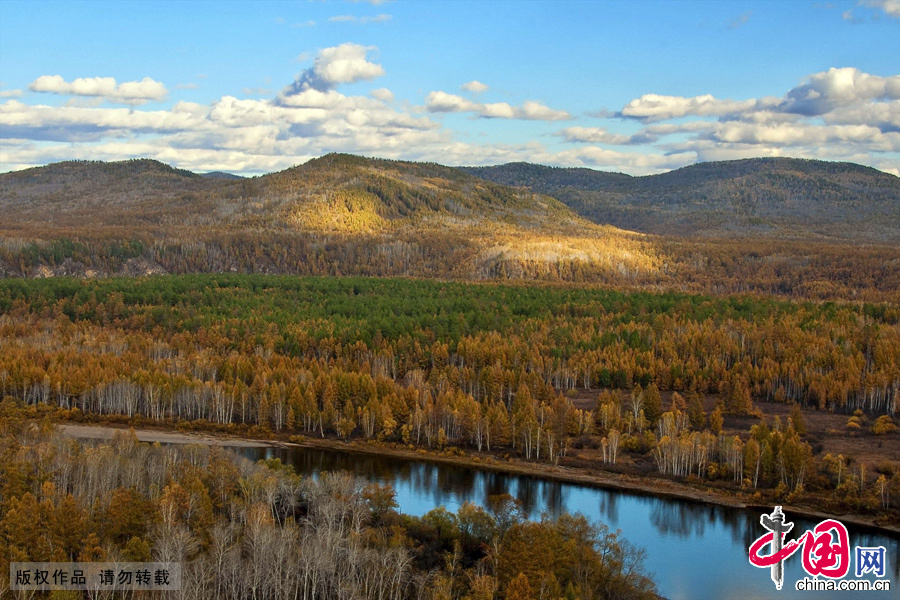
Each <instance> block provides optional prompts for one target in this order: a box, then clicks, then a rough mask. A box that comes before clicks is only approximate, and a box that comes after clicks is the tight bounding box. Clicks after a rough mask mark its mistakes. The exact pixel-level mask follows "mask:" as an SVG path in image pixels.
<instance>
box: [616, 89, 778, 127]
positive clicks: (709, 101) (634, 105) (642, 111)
mask: <svg viewBox="0 0 900 600" xmlns="http://www.w3.org/2000/svg"><path fill="white" fill-rule="evenodd" d="M759 102H760V101H757V100H743V101H734V100H721V99H719V98H715V97H714V96H712V94H705V95H703V96H694V97H693V98H685V97H683V96H663V95H660V94H644V95H643V96H641V97H640V98H635V99H634V100H632V101H630V102H629V103H628V104H626V105H625V107H624V108H622V110H621V112H619V116H622V117H627V118H631V119H638V120H640V121H645V122H653V121H667V120H669V119H677V118H679V117H686V116H697V117H708V116H725V115H728V114H734V113H740V112H744V111H747V110H750V109H753V108H755V107H757V105H758V104H759ZM763 102H770V101H763Z"/></svg>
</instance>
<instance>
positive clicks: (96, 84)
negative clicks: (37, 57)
mask: <svg viewBox="0 0 900 600" xmlns="http://www.w3.org/2000/svg"><path fill="white" fill-rule="evenodd" d="M28 89H29V90H31V91H32V92H44V93H50V94H62V95H67V96H93V97H97V98H103V99H104V100H108V101H110V102H119V103H123V104H143V103H145V102H148V101H150V100H162V99H163V98H165V97H166V95H167V94H168V93H169V92H168V90H166V86H164V85H163V84H161V83H160V82H158V81H154V80H153V79H150V78H149V77H144V78H143V79H142V80H140V81H126V82H123V83H116V80H115V78H113V77H79V78H78V79H75V80H74V81H71V82H69V81H66V80H65V79H63V78H62V77H61V76H60V75H42V76H41V77H38V78H37V79H35V80H34V81H32V82H31V84H30V85H29V86H28Z"/></svg>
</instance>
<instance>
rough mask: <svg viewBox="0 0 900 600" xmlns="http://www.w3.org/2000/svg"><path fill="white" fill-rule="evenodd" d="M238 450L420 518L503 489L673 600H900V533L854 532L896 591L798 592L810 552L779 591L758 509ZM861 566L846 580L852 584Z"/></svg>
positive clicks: (353, 459)
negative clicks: (618, 539) (758, 545)
mask: <svg viewBox="0 0 900 600" xmlns="http://www.w3.org/2000/svg"><path fill="white" fill-rule="evenodd" d="M234 450H235V451H236V452H238V453H240V454H242V455H244V456H246V457H247V458H250V459H252V460H259V459H262V458H280V459H281V460H282V461H283V462H284V463H287V464H291V465H293V466H294V468H295V469H296V471H297V472H298V473H301V474H304V475H308V476H317V475H318V474H319V473H322V472H328V471H338V470H345V471H349V472H351V473H353V474H355V475H356V476H358V477H360V478H361V479H363V480H365V481H367V482H378V483H381V484H390V485H392V486H393V487H394V490H395V491H396V499H397V502H398V504H399V505H400V507H399V510H400V511H401V512H404V513H408V514H413V515H422V514H425V513H426V512H428V511H429V510H431V509H433V508H436V507H438V506H443V507H445V508H447V510H450V511H453V512H455V511H456V509H457V508H459V506H460V505H462V503H463V502H466V501H468V502H472V503H475V504H478V505H481V506H484V505H485V503H486V501H487V498H488V496H490V495H493V494H502V493H508V494H510V495H512V496H514V497H515V498H517V499H518V500H519V501H520V502H521V503H522V506H523V508H524V511H525V513H526V514H527V516H528V517H529V518H540V515H541V514H542V513H545V512H546V513H549V514H550V515H555V514H558V513H560V512H561V511H568V512H571V513H575V512H578V513H582V514H584V515H585V516H587V517H588V518H589V519H591V520H593V521H595V522H598V523H604V524H606V525H607V526H608V527H609V528H610V530H611V531H615V530H617V529H619V530H621V532H622V535H623V536H624V537H625V538H626V539H628V540H629V541H630V542H632V543H633V544H636V545H638V546H641V547H642V548H644V549H645V550H646V561H645V567H646V570H647V571H648V572H649V574H650V575H651V577H652V578H653V580H654V581H655V582H656V584H657V586H658V588H659V592H660V594H662V595H663V596H665V597H666V598H669V599H671V600H682V599H684V600H728V599H734V600H752V599H762V598H773V599H777V598H804V599H808V600H812V599H827V600H839V599H840V600H843V599H844V598H870V599H873V600H875V599H882V598H893V599H897V598H900V536H893V535H890V534H886V533H881V532H874V531H872V530H867V529H862V528H859V527H853V526H848V529H849V532H850V544H851V548H853V547H855V546H857V545H859V546H866V547H877V546H883V547H885V548H886V550H887V554H886V561H887V573H886V574H885V577H886V578H889V579H890V580H891V587H892V591H890V592H873V591H868V592H837V591H819V592H812V591H797V590H796V589H795V588H794V582H796V581H797V580H799V579H802V578H803V577H804V576H805V575H806V574H805V572H804V571H803V567H802V565H801V554H802V550H801V551H798V552H797V553H796V554H794V556H793V557H791V558H790V559H788V560H787V561H786V566H785V576H784V588H783V589H782V590H781V591H777V590H776V589H775V585H774V584H773V583H772V581H771V579H770V571H769V569H760V568H756V567H753V566H752V565H750V563H749V560H748V547H749V546H750V544H751V543H752V542H753V540H755V539H756V538H757V537H759V536H760V535H762V534H764V533H766V531H765V530H764V529H763V528H762V526H761V525H760V523H759V517H760V513H759V512H754V511H750V510H741V509H734V508H725V507H719V506H711V505H707V504H701V503H695V502H689V501H686V500H675V499H669V498H658V497H655V496H651V495H644V494H638V493H630V492H623V491H621V490H606V489H599V488H594V487H589V486H585V485H580V484H570V483H561V482H558V481H552V480H547V479H542V478H540V477H533V476H525V475H509V474H505V473H501V472H497V471H491V470H483V469H477V468H470V467H460V466H455V465H447V464H443V463H430V462H424V461H414V460H407V459H400V458H395V457H381V456H373V455H368V454H351V453H345V452H339V451H334V450H318V449H306V448H235V449H234ZM787 520H789V521H793V522H794V529H793V531H792V532H791V533H790V534H788V536H787V537H788V538H789V539H793V538H795V537H798V536H799V535H800V534H802V532H804V531H806V530H807V529H811V528H812V527H814V526H815V525H816V522H813V521H810V520H808V519H803V518H800V517H799V516H796V515H791V514H790V513H789V512H788V513H787ZM852 552H853V550H852V549H851V553H852ZM851 560H852V559H851ZM854 565H855V562H852V563H851V570H850V573H849V574H848V575H847V579H851V578H854V572H853V566H854ZM866 578H868V579H874V578H873V577H872V576H871V575H867V576H866Z"/></svg>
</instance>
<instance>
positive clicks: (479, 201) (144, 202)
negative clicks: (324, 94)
mask: <svg viewBox="0 0 900 600" xmlns="http://www.w3.org/2000/svg"><path fill="white" fill-rule="evenodd" d="M0 206H2V207H3V210H4V212H5V221H6V222H5V224H4V225H5V226H6V227H7V228H16V227H18V228H21V229H24V230H26V231H28V230H29V229H38V230H46V229H52V228H63V227H66V228H69V227H76V228H77V227H80V226H83V225H84V224H90V226H91V227H92V228H94V229H96V228H102V227H103V226H106V225H108V226H115V227H123V226H137V225H148V224H149V225H160V226H166V227H178V226H190V227H214V228H246V227H261V226H262V227H266V228H273V229H279V230H291V231H296V230H304V231H316V232H322V233H359V232H380V231H386V230H390V231H395V230H396V229H397V228H398V226H403V225H415V226H417V227H427V226H429V225H438V226H440V227H442V228H446V227H459V226H470V225H479V224H490V225H492V226H496V225H498V224H504V225H508V226H517V227H521V226H526V227H530V228H533V227H540V228H543V227H546V226H548V225H552V226H553V228H554V229H558V228H559V227H560V226H566V225H577V226H584V225H586V224H587V223H586V222H585V221H583V220H582V219H581V218H580V217H578V216H576V215H574V214H573V213H572V212H571V210H570V209H569V208H567V207H566V206H565V205H563V204H561V203H560V202H558V201H556V200H554V199H552V198H549V197H546V196H540V195H539V194H536V193H533V192H531V191H523V190H521V189H516V188H510V187H507V186H503V185H498V184H495V183H491V182H488V181H485V180H483V179H481V178H478V177H475V176H472V175H468V174H466V173H463V172H461V171H459V170H456V169H453V168H450V167H444V166H440V165H436V164H426V163H411V162H401V161H388V160H377V159H367V158H361V157H357V156H350V155H342V154H329V155H326V156H323V157H321V158H318V159H314V160H311V161H309V162H307V163H305V164H303V165H300V166H298V167H293V168H291V169H287V170H285V171H280V172H277V173H271V174H268V175H264V176H262V177H256V178H250V179H245V178H235V177H234V176H228V175H227V174H208V175H206V176H202V175H198V174H195V173H191V172H190V171H183V170H179V169H175V168H173V167H170V166H168V165H165V164H163V163H160V162H157V161H154V160H147V159H141V160H130V161H123V162H114V163H104V162H88V161H70V162H64V163H57V164H52V165H47V166H45V167H38V168H34V169H28V170H25V171H19V172H13V173H5V174H2V175H0Z"/></svg>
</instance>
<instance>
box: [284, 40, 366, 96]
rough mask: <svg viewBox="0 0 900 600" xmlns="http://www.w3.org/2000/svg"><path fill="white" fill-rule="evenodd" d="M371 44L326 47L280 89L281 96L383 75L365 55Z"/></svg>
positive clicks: (331, 87) (323, 88) (328, 87)
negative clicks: (286, 85) (287, 84)
mask: <svg viewBox="0 0 900 600" xmlns="http://www.w3.org/2000/svg"><path fill="white" fill-rule="evenodd" d="M374 49H375V48H374V47H373V46H360V45H359V44H352V43H346V44H341V45H340V46H333V47H331V48H325V49H324V50H322V51H320V52H319V54H318V56H316V59H315V61H314V62H313V66H312V67H311V68H309V69H306V70H305V71H303V72H302V73H300V75H299V76H298V77H297V79H296V80H295V81H294V83H293V84H291V85H290V86H288V87H286V88H285V89H284V90H283V91H282V92H281V97H288V96H291V95H294V94H298V93H301V92H303V91H305V90H307V89H315V90H319V91H327V90H331V89H334V88H336V87H337V86H338V85H339V84H342V83H354V82H356V81H367V80H371V79H375V78H377V77H381V76H382V75H384V69H383V68H382V66H381V65H378V64H375V63H373V62H369V60H368V58H367V55H368V53H369V52H370V51H372V50H374Z"/></svg>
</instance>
